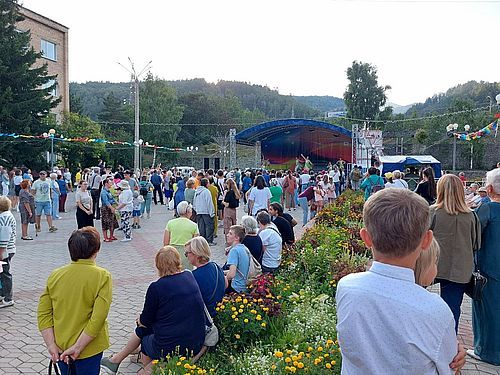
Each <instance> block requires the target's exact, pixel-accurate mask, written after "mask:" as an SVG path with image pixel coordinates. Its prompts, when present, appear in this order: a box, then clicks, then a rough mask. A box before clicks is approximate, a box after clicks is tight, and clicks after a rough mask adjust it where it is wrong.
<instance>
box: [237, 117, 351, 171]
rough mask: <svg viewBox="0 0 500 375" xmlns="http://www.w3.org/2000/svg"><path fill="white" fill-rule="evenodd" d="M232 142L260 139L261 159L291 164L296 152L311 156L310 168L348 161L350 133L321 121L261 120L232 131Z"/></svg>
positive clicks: (243, 142)
mask: <svg viewBox="0 0 500 375" xmlns="http://www.w3.org/2000/svg"><path fill="white" fill-rule="evenodd" d="M236 142H237V143H238V144H243V145H247V146H255V145H256V144H257V142H260V147H261V152H262V158H263V159H264V160H267V161H269V163H270V164H271V165H281V166H285V165H286V166H287V167H292V166H293V165H295V158H296V157H298V156H300V154H303V155H304V156H308V157H309V159H311V161H312V162H313V164H314V165H315V167H314V169H317V168H318V167H322V168H323V167H325V166H326V165H327V164H328V162H336V161H337V160H338V159H340V158H342V159H343V160H345V161H346V162H351V147H352V145H351V132H350V131H349V130H347V129H344V128H342V127H340V126H337V125H332V124H329V123H327V122H323V121H314V120H304V119H284V120H275V121H269V122H264V123H261V124H258V125H255V126H253V127H251V128H248V129H245V130H243V131H242V132H240V133H238V134H236ZM257 145H258V144H257Z"/></svg>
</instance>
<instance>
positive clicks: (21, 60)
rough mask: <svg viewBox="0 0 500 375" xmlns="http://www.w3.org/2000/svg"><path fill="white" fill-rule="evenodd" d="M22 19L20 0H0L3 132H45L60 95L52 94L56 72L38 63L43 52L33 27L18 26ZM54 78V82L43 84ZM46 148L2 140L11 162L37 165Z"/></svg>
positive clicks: (0, 123)
mask: <svg viewBox="0 0 500 375" xmlns="http://www.w3.org/2000/svg"><path fill="white" fill-rule="evenodd" d="M22 20H23V17H22V16H21V15H20V14H19V5H18V3H17V0H14V1H12V0H0V30H1V33H0V133H17V134H41V133H43V132H44V131H46V130H47V129H46V128H47V126H46V125H44V124H43V120H44V119H46V118H47V116H48V115H49V113H50V110H51V109H52V108H54V107H55V106H57V104H58V103H59V101H60V99H55V98H53V97H51V96H50V94H49V93H50V91H51V90H53V89H54V85H55V78H56V76H50V75H48V73H47V65H42V66H40V67H35V66H34V64H35V62H36V60H37V59H38V58H40V57H41V54H40V53H37V52H35V50H34V49H33V48H32V47H31V46H30V37H31V36H30V33H29V31H20V30H17V29H16V23H17V22H19V21H22ZM51 80H54V85H51V86H49V87H45V88H42V87H43V85H46V84H47V83H49V82H50V81H51ZM3 140H7V138H6V139H3ZM45 148H46V145H41V144H40V143H38V144H36V147H32V146H30V145H29V144H26V143H25V142H15V141H13V142H5V143H2V144H1V145H0V153H1V154H2V157H3V158H4V160H5V161H6V162H7V163H8V164H10V165H14V164H16V165H22V164H26V165H28V164H29V165H30V166H35V164H36V163H35V160H34V153H33V151H35V152H36V153H37V156H38V158H39V160H38V162H41V153H40V152H38V151H41V150H44V149H45Z"/></svg>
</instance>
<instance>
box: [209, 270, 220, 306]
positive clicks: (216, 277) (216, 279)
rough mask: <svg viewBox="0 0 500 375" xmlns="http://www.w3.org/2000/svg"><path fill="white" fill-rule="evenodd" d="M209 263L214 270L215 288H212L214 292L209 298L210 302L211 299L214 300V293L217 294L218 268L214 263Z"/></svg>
mask: <svg viewBox="0 0 500 375" xmlns="http://www.w3.org/2000/svg"><path fill="white" fill-rule="evenodd" d="M211 263H212V266H213V267H214V269H215V288H214V291H213V293H212V296H211V297H210V301H211V300H212V298H214V296H215V293H216V292H217V288H218V287H219V268H218V266H217V265H216V264H215V263H213V262H211Z"/></svg>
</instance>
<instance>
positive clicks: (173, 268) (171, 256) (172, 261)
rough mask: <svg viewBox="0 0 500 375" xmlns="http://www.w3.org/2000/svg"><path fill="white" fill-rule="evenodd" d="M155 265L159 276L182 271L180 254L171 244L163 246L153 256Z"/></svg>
mask: <svg viewBox="0 0 500 375" xmlns="http://www.w3.org/2000/svg"><path fill="white" fill-rule="evenodd" d="M155 265H156V268H157V269H158V275H159V276H160V277H163V276H169V275H173V274H176V273H179V272H181V271H182V266H181V256H180V255H179V252H178V251H177V249H176V248H175V247H173V246H164V247H162V248H161V249H160V250H158V252H157V253H156V256H155Z"/></svg>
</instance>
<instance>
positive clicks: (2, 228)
mask: <svg viewBox="0 0 500 375" xmlns="http://www.w3.org/2000/svg"><path fill="white" fill-rule="evenodd" d="M0 248H5V249H7V254H15V252H16V219H15V218H14V215H12V212H10V211H5V212H2V213H1V214H0ZM7 254H5V255H4V256H5V257H6V256H7Z"/></svg>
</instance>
